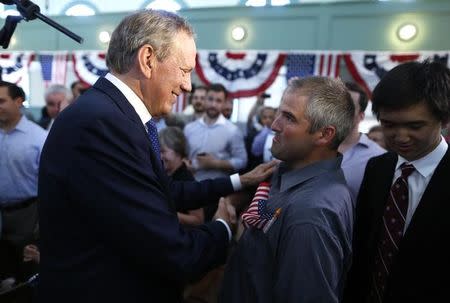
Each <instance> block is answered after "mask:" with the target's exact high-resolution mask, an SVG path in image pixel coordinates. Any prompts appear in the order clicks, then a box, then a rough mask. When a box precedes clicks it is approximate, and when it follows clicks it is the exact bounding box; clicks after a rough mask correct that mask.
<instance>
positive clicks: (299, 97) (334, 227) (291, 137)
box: [220, 77, 354, 303]
mask: <svg viewBox="0 0 450 303" xmlns="http://www.w3.org/2000/svg"><path fill="white" fill-rule="evenodd" d="M353 115H354V105H353V102H352V100H351V97H350V95H349V93H348V91H347V90H346V88H345V85H344V84H343V83H342V82H341V81H340V80H335V79H331V78H323V77H311V78H304V79H295V80H292V81H290V82H289V84H288V87H287V89H286V91H285V92H284V94H283V97H282V100H281V104H280V108H279V110H278V112H277V115H276V117H275V120H274V122H273V123H272V130H273V131H274V132H275V136H274V139H273V144H272V154H273V155H274V156H275V157H276V158H277V159H280V160H282V161H283V162H281V163H280V165H279V167H278V169H277V171H276V172H275V174H274V176H273V177H272V180H271V182H270V183H271V184H264V186H262V185H263V184H261V185H260V187H259V190H258V191H257V194H256V195H255V198H254V199H253V201H252V203H251V204H250V206H249V208H248V209H247V211H246V212H244V214H243V215H242V220H243V223H244V226H246V230H245V232H244V233H243V235H242V237H241V239H240V241H239V243H238V245H237V248H236V250H235V252H234V254H233V255H232V257H231V259H230V261H229V263H228V267H227V269H226V273H225V277H224V287H223V290H222V293H221V296H220V299H221V301H222V302H258V303H261V302H283V303H285V302H321V303H327V302H336V303H337V302H339V300H340V298H341V297H342V292H343V286H344V281H345V277H346V273H347V271H348V269H349V267H350V259H351V240H352V225H353V204H352V198H351V194H350V192H349V189H348V187H347V185H346V182H345V178H344V175H343V172H342V170H341V167H340V166H341V162H342V155H340V154H339V153H338V151H337V148H338V146H339V144H340V143H341V142H342V141H343V140H344V138H345V137H346V136H347V135H348V133H349V132H350V130H351V128H352V125H353V121H352V120H353ZM264 188H265V192H266V193H264Z"/></svg>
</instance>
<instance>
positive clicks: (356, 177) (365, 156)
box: [339, 82, 386, 202]
mask: <svg viewBox="0 0 450 303" xmlns="http://www.w3.org/2000/svg"><path fill="white" fill-rule="evenodd" d="M345 86H346V87H347V89H348V91H349V93H350V96H351V97H352V100H353V104H354V105H355V115H354V118H353V123H354V125H353V129H352V130H351V132H350V134H349V135H348V136H347V138H345V140H344V141H343V142H342V143H341V145H340V146H339V152H340V153H342V155H343V159H342V165H341V167H342V170H343V171H344V176H345V180H346V181H347V184H348V187H350V192H351V194H352V198H353V202H356V197H357V196H358V192H359V187H360V186H361V182H362V179H363V176H364V170H365V169H366V165H367V161H369V159H370V158H372V157H375V156H379V155H381V154H384V153H385V152H386V150H385V149H384V148H382V147H380V146H379V145H378V144H377V143H375V142H374V141H372V140H370V139H369V138H368V137H367V135H366V134H362V133H360V132H359V124H360V123H361V121H363V120H364V117H365V113H364V112H365V110H366V107H367V103H368V101H369V98H368V97H367V94H366V92H365V91H364V89H363V88H362V87H361V86H359V85H358V84H356V83H352V82H347V83H345Z"/></svg>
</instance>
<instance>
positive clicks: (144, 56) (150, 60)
mask: <svg viewBox="0 0 450 303" xmlns="http://www.w3.org/2000/svg"><path fill="white" fill-rule="evenodd" d="M137 59H138V60H137V64H138V68H139V70H140V72H141V74H142V75H144V76H145V78H147V79H150V78H151V76H152V71H153V68H154V67H155V62H156V54H155V50H154V49H153V47H152V46H151V45H150V44H145V45H143V46H141V48H139V50H138V53H137Z"/></svg>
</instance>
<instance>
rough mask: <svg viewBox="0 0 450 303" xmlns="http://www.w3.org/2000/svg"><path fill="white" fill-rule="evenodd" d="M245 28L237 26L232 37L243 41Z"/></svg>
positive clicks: (232, 31)
mask: <svg viewBox="0 0 450 303" xmlns="http://www.w3.org/2000/svg"><path fill="white" fill-rule="evenodd" d="M245 34H246V32H245V28H243V27H242V26H236V27H235V28H233V29H232V30H231V37H232V38H233V39H234V40H236V41H241V40H243V39H244V38H245Z"/></svg>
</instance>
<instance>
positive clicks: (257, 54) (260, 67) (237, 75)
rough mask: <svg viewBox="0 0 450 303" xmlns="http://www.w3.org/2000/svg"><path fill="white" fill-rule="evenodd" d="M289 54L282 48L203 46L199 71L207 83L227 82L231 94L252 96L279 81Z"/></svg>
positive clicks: (200, 51)
mask: <svg viewBox="0 0 450 303" xmlns="http://www.w3.org/2000/svg"><path fill="white" fill-rule="evenodd" d="M285 57H286V54H284V53H280V52H279V51H242V52H238V53H237V52H230V51H226V50H215V51H209V50H199V51H198V52H197V64H196V72H197V75H198V76H199V78H200V79H201V80H202V81H203V82H204V83H205V84H207V85H209V84H211V83H220V84H222V85H224V86H225V87H226V89H227V90H228V92H229V96H230V97H231V98H239V97H252V96H256V95H258V94H260V93H263V92H264V91H265V90H266V89H267V88H269V86H270V85H271V84H272V83H273V82H274V81H275V79H276V77H277V76H278V72H279V70H280V68H281V66H282V65H283V64H284V59H285Z"/></svg>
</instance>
